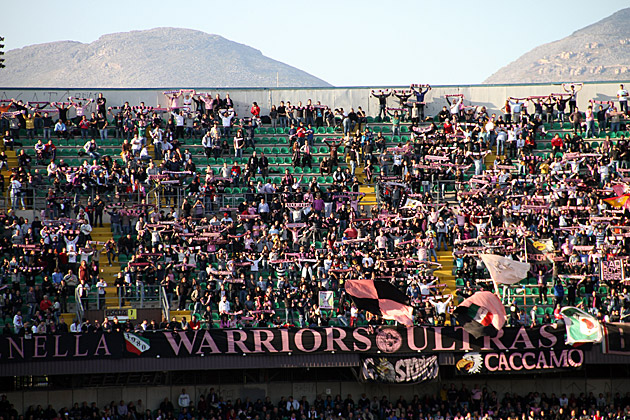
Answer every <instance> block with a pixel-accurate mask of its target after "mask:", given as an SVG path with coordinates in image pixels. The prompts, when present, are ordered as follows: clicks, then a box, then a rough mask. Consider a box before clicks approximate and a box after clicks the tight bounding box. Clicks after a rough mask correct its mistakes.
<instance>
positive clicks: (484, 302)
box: [454, 292, 506, 338]
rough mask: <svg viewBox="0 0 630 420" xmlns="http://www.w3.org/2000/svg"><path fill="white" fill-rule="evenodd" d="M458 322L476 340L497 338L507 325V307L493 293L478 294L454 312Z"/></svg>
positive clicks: (461, 304)
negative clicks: (488, 337) (483, 337)
mask: <svg viewBox="0 0 630 420" xmlns="http://www.w3.org/2000/svg"><path fill="white" fill-rule="evenodd" d="M454 314H455V316H456V317H457V321H458V322H459V324H460V325H462V326H463V327H464V329H465V330H466V331H468V333H469V334H470V335H472V336H473V337H475V338H479V337H482V336H486V335H487V336H490V337H495V336H496V335H497V334H498V333H499V330H501V329H502V328H503V325H505V318H506V316H505V307H504V306H503V304H502V303H501V301H500V300H499V298H498V297H497V296H496V295H495V294H494V293H492V292H477V293H475V294H474V295H472V296H471V297H469V298H468V299H466V300H465V301H463V302H462V303H460V304H459V306H458V307H457V308H455V311H454Z"/></svg>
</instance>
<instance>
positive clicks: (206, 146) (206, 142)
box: [201, 131, 212, 158]
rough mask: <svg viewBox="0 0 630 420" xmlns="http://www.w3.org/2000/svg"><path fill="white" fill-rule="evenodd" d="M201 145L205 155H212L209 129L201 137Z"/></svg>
mask: <svg viewBox="0 0 630 420" xmlns="http://www.w3.org/2000/svg"><path fill="white" fill-rule="evenodd" d="M201 146H202V147H203V150H204V151H205V152H206V157H208V158H210V157H212V136H211V135H210V131H207V132H206V134H205V135H204V136H203V138H202V139H201Z"/></svg>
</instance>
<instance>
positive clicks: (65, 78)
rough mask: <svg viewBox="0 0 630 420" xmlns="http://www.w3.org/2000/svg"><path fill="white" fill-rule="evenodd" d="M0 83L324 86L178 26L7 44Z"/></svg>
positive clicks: (281, 65)
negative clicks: (93, 38) (87, 40)
mask: <svg viewBox="0 0 630 420" xmlns="http://www.w3.org/2000/svg"><path fill="white" fill-rule="evenodd" d="M4 58H5V64H6V66H7V67H6V69H4V70H2V71H0V86H3V87H64V88H95V87H100V88H104V87H112V88H114V87H131V88H135V87H151V88H156V87H157V88H162V87H182V88H183V87H275V86H276V75H277V78H278V79H277V80H278V82H279V83H278V84H279V86H286V87H325V86H330V84H328V83H326V82H325V81H323V80H321V79H318V78H317V77H315V76H312V75H310V74H308V73H306V72H304V71H302V70H299V69H296V68H295V67H291V66H289V65H287V64H284V63H281V62H279V61H276V60H273V59H271V58H269V57H265V56H264V55H262V53H261V52H260V51H258V50H256V49H254V48H251V47H248V46H247V45H243V44H239V43H236V42H233V41H230V40H227V39H225V38H223V37H221V36H218V35H211V34H207V33H205V32H201V31H195V30H191V29H180V28H155V29H150V30H147V31H131V32H121V33H115V34H109V35H103V36H102V37H100V38H99V39H97V40H96V41H94V42H92V43H90V44H82V43H80V42H73V41H59V42H51V43H47V44H38V45H31V46H28V47H24V48H20V49H15V50H10V51H7V52H6V54H5V57H4Z"/></svg>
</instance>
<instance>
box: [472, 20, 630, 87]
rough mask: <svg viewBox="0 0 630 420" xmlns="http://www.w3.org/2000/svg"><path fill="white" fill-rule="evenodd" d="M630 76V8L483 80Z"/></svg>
mask: <svg viewBox="0 0 630 420" xmlns="http://www.w3.org/2000/svg"><path fill="white" fill-rule="evenodd" d="M628 79H630V8H628V9H622V10H620V11H618V12H616V13H614V14H612V15H611V16H609V17H607V18H605V19H602V20H600V21H599V22H597V23H594V24H592V25H590V26H587V27H585V28H583V29H580V30H578V31H575V32H574V33H572V34H571V35H569V36H568V37H566V38H563V39H561V40H558V41H554V42H550V43H548V44H544V45H541V46H539V47H536V48H534V49H533V50H531V51H530V52H528V53H527V54H525V55H523V56H521V57H520V58H519V59H517V60H516V61H513V62H512V63H510V64H508V65H507V66H505V67H503V68H501V69H500V70H499V71H497V72H496V73H494V74H493V75H492V76H490V77H488V78H487V79H486V80H485V81H484V83H536V82H581V81H609V80H628Z"/></svg>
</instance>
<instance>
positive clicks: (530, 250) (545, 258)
mask: <svg viewBox="0 0 630 420" xmlns="http://www.w3.org/2000/svg"><path fill="white" fill-rule="evenodd" d="M525 247H526V249H527V262H533V263H536V264H551V263H552V262H551V260H550V259H549V256H552V255H553V250H554V247H553V242H552V243H551V245H550V244H549V243H548V242H547V241H545V240H542V239H541V240H538V241H533V240H531V239H527V240H526V242H525Z"/></svg>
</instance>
